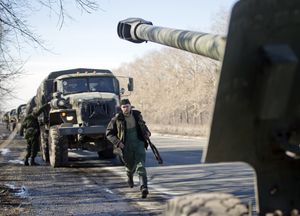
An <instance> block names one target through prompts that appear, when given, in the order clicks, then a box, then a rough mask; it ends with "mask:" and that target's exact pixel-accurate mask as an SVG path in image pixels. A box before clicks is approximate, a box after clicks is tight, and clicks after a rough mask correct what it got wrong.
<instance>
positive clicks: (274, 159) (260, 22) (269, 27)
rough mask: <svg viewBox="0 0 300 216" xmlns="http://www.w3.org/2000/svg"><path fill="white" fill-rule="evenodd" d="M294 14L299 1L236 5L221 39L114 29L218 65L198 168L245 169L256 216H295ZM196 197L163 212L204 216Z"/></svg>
mask: <svg viewBox="0 0 300 216" xmlns="http://www.w3.org/2000/svg"><path fill="white" fill-rule="evenodd" d="M299 8H300V1H298V0H288V1H286V0H272V1H269V0H241V1H238V2H237V3H236V4H235V5H234V7H233V9H232V13H231V19H230V25H229V29H228V35H227V36H226V37H225V36H220V35H213V34H207V33H201V32H192V31H185V30H177V29H170V28H164V27H156V26H153V24H152V23H151V22H149V21H145V20H143V19H139V18H129V19H126V20H123V21H120V22H119V24H118V35H119V37H120V38H122V39H125V40H128V41H131V42H134V43H142V42H144V41H150V42H155V43H160V44H163V45H166V46H171V47H174V48H178V49H182V50H186V51H188V52H193V53H197V54H199V55H202V56H206V57H209V58H212V59H215V60H219V61H222V68H221V73H220V79H219V86H218V91H217V96H216V101H215V108H214V114H213V117H212V124H211V132H210V136H209V141H208V144H207V146H206V149H205V151H204V153H203V154H204V155H203V157H202V162H209V163H211V162H237V161H240V162H246V163H248V164H250V165H251V166H252V167H253V168H254V170H255V173H256V180H255V194H256V195H255V196H256V197H255V198H256V204H257V208H258V209H257V212H258V214H259V215H266V214H268V215H299V210H300V187H299V186H300V172H299V168H300V161H299V156H300V148H299V143H300V136H299V135H300V112H299V107H300V101H299V95H300V88H299V87H298V86H299V84H298V83H299V82H300V71H299V70H300V68H299V64H298V61H299V57H300V42H299V37H300V10H299ZM220 152H222V154H220ZM199 196H201V195H199ZM204 197H205V196H204ZM195 199H196V198H195V197H193V198H189V199H187V200H189V201H187V200H185V199H182V198H175V200H173V201H172V200H171V201H170V202H169V204H168V205H167V207H166V209H167V210H165V211H164V213H163V214H164V215H189V212H202V211H204V212H205V211H207V209H205V208H204V210H203V207H201V205H202V204H203V203H201V204H200V201H199V202H198V204H195V202H193V200H195ZM180 200H183V201H180ZM198 200H199V199H198ZM221 202H222V201H221ZM193 203H194V204H193ZM196 203H197V202H196ZM203 206H204V205H203ZM188 207H189V208H188ZM214 207H215V209H217V211H219V210H220V208H216V206H214ZM220 211H221V210H220ZM227 211H229V210H228V209H227ZM243 211H244V210H243ZM248 211H249V214H250V213H251V210H250V209H248ZM242 214H243V213H240V212H237V213H236V214H235V215H242Z"/></svg>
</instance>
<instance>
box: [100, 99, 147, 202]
mask: <svg viewBox="0 0 300 216" xmlns="http://www.w3.org/2000/svg"><path fill="white" fill-rule="evenodd" d="M121 110H122V112H120V113H119V114H117V115H116V116H115V117H114V118H112V120H111V121H110V123H109V124H108V127H107V130H106V136H107V139H108V140H109V141H110V142H111V143H112V144H113V145H114V149H115V150H116V151H115V152H116V153H118V154H119V156H121V158H122V160H123V161H124V163H125V167H126V173H127V177H128V179H127V184H128V186H129V187H130V188H133V185H134V183H133V174H134V172H135V171H136V173H137V175H138V177H139V180H140V190H141V192H142V198H146V197H147V195H148V186H147V172H146V168H145V162H146V151H145V149H147V147H148V143H147V141H146V139H145V137H147V138H149V136H150V132H149V130H148V128H147V126H146V124H145V122H144V121H143V117H142V115H141V112H140V111H137V110H132V109H131V105H130V102H129V100H128V99H123V100H122V101H121Z"/></svg>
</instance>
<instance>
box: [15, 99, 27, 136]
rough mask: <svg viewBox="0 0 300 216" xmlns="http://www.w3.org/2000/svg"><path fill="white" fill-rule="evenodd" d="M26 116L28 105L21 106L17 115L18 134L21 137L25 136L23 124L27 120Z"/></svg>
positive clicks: (17, 110)
mask: <svg viewBox="0 0 300 216" xmlns="http://www.w3.org/2000/svg"><path fill="white" fill-rule="evenodd" d="M25 115H26V104H21V105H19V106H18V108H17V109H16V115H15V119H16V123H17V124H18V131H17V133H18V134H19V135H20V136H23V134H24V128H23V126H22V123H23V120H24V118H25Z"/></svg>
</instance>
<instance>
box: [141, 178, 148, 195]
mask: <svg viewBox="0 0 300 216" xmlns="http://www.w3.org/2000/svg"><path fill="white" fill-rule="evenodd" d="M139 178H140V185H141V187H140V190H141V192H142V198H146V197H147V195H148V193H149V191H148V186H147V176H140V177H139Z"/></svg>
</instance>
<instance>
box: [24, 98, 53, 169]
mask: <svg viewBox="0 0 300 216" xmlns="http://www.w3.org/2000/svg"><path fill="white" fill-rule="evenodd" d="M49 106H50V105H49V104H48V103H46V104H44V105H43V106H41V107H40V108H39V109H38V110H36V111H33V109H32V108H31V110H30V111H29V112H30V114H29V115H27V116H26V118H25V119H24V122H23V124H22V126H23V127H24V128H25V129H26V134H25V138H26V139H27V147H26V151H27V154H26V158H25V161H24V165H25V166H28V165H29V163H28V158H29V157H30V156H31V160H30V165H31V166H36V165H39V164H37V163H36V162H35V161H34V159H35V157H36V155H37V153H38V150H39V136H40V130H39V123H38V120H37V117H38V116H39V115H40V114H41V113H42V112H43V111H44V110H46V109H47V108H49Z"/></svg>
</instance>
